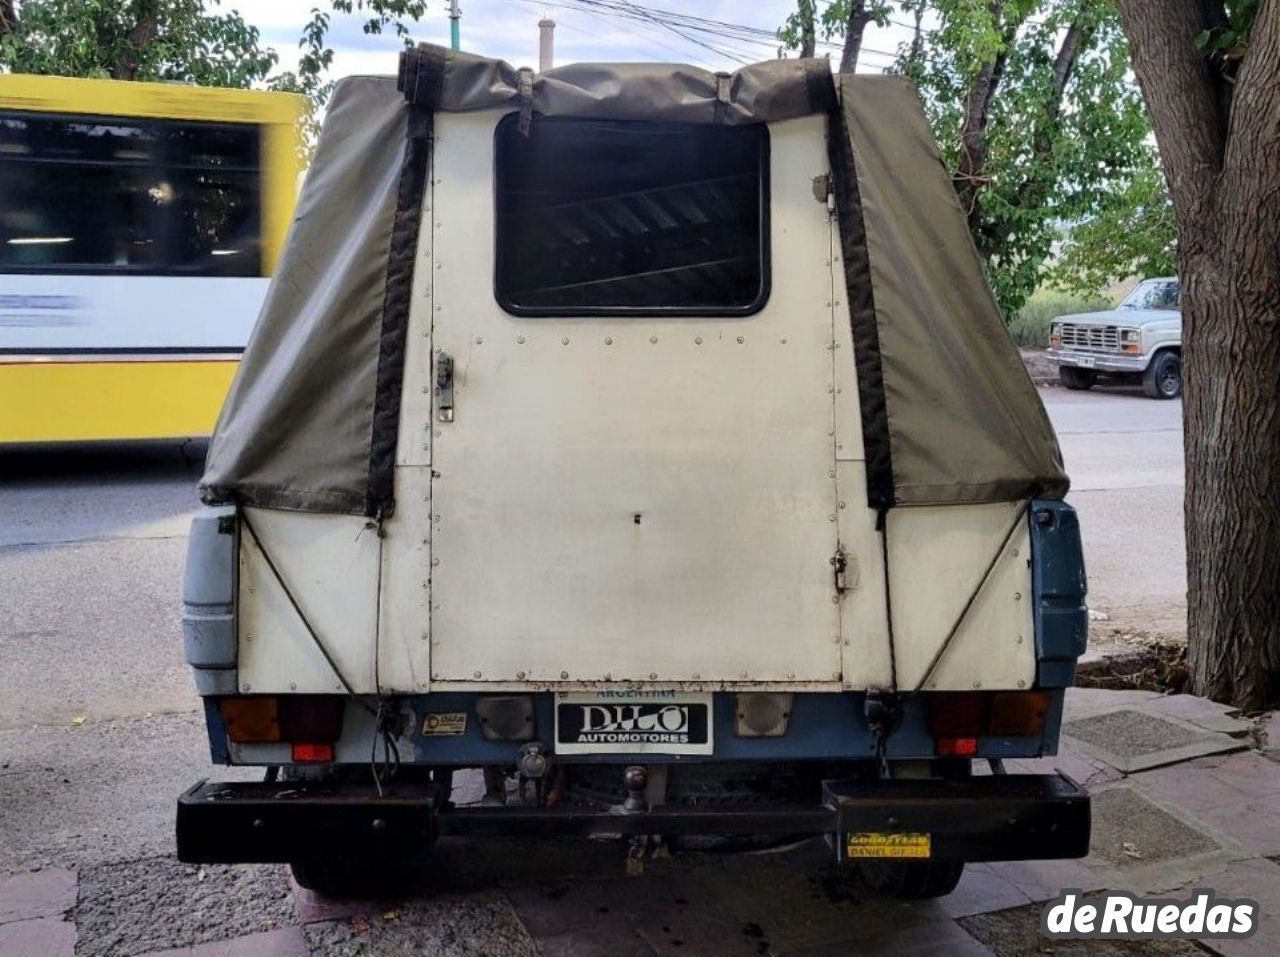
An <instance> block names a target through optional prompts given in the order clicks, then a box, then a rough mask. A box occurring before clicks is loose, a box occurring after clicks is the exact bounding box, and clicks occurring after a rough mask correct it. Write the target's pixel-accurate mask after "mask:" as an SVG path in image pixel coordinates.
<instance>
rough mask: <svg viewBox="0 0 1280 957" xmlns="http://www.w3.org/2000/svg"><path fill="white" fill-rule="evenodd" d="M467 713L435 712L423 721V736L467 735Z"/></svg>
mask: <svg viewBox="0 0 1280 957" xmlns="http://www.w3.org/2000/svg"><path fill="white" fill-rule="evenodd" d="M466 732H467V713H466V712H465V711H433V712H432V713H431V714H428V715H427V716H426V717H425V718H423V719H422V733H423V734H466Z"/></svg>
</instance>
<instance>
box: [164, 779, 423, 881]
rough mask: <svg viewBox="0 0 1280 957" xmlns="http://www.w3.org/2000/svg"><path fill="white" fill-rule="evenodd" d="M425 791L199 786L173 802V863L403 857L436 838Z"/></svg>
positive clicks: (270, 785) (396, 787) (287, 785)
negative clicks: (382, 854) (175, 855)
mask: <svg viewBox="0 0 1280 957" xmlns="http://www.w3.org/2000/svg"><path fill="white" fill-rule="evenodd" d="M434 820H435V815H434V813H433V811H432V799H431V791H430V788H426V787H406V786H404V785H388V786H386V787H384V788H383V793H382V795H379V794H378V792H377V790H376V789H375V788H374V786H373V785H372V784H370V785H353V784H342V785H337V784H334V785H326V784H320V783H311V782H308V783H306V784H303V783H301V782H270V783H268V782H258V781H254V782H236V783H234V784H210V783H206V782H204V781H201V782H200V783H199V784H196V785H195V786H194V787H192V788H191V789H189V790H188V791H186V792H185V793H184V794H183V795H182V796H181V797H179V798H178V824H177V837H178V860H180V861H184V862H185V863H188V864H255V863H259V864H266V863H275V862H289V861H299V860H307V859H309V858H313V857H315V856H316V855H317V854H320V855H321V856H324V857H327V858H335V859H338V860H341V859H343V857H354V856H360V857H364V856H367V855H370V854H373V855H375V856H377V855H379V852H385V853H386V854H391V852H394V853H395V854H396V855H403V854H404V852H405V851H406V849H411V848H415V847H421V849H422V851H423V853H425V852H426V851H427V849H428V848H430V846H431V842H432V840H433V838H434V830H433V822H434Z"/></svg>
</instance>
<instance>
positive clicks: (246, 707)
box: [218, 695, 281, 744]
mask: <svg viewBox="0 0 1280 957" xmlns="http://www.w3.org/2000/svg"><path fill="white" fill-rule="evenodd" d="M218 710H219V711H221V712H222V720H223V722H225V723H226V726H227V738H228V739H229V740H231V741H234V742H235V743H236V744H254V743H258V742H267V741H279V740H281V737H280V708H279V700H278V699H277V698H274V697H272V696H270V695H255V696H254V697H251V698H223V699H222V700H221V701H219V702H218Z"/></svg>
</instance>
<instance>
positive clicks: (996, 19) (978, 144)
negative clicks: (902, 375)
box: [779, 0, 1172, 316]
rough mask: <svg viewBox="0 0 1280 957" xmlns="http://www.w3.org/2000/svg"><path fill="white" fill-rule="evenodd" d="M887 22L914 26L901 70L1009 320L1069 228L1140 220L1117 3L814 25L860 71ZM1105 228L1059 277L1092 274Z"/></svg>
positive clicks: (900, 11) (930, 2) (856, 10)
mask: <svg viewBox="0 0 1280 957" xmlns="http://www.w3.org/2000/svg"><path fill="white" fill-rule="evenodd" d="M926 14H928V17H927V21H926ZM902 17H910V18H911V19H910V20H906V19H902ZM890 21H892V22H894V23H897V24H899V25H902V26H907V27H909V28H910V29H911V31H912V33H911V37H912V39H911V41H910V42H908V43H905V44H903V45H902V46H901V47H900V49H899V57H898V61H897V63H896V64H895V66H894V67H893V70H894V71H896V72H899V73H904V74H906V75H908V76H910V77H911V78H912V79H913V80H915V82H916V84H917V85H918V86H919V88H920V92H921V95H922V97H923V98H924V102H925V108H926V110H927V112H928V114H929V119H930V122H931V124H932V126H933V129H934V133H935V135H936V136H937V138H938V142H939V145H940V147H941V149H942V153H943V158H944V160H945V161H946V163H947V164H948V167H949V168H950V169H951V170H952V174H953V179H954V183H955V188H956V194H957V196H958V197H959V199H960V202H961V205H962V206H963V207H964V210H965V214H966V216H967V218H968V221H969V229H970V232H971V233H972V235H973V238H974V242H975V244H976V245H977V247H978V251H979V253H980V254H981V255H982V257H983V259H984V261H985V263H986V267H987V274H988V276H989V278H990V280H991V284H992V288H993V289H994V291H995V293H996V298H997V299H998V300H999V302H1000V305H1001V307H1002V308H1003V309H1004V311H1005V314H1006V316H1011V315H1012V314H1014V313H1015V312H1017V310H1018V309H1019V308H1020V307H1021V306H1022V304H1023V303H1024V302H1025V301H1026V299H1027V297H1028V296H1029V295H1030V294H1031V292H1033V291H1034V290H1035V288H1036V286H1037V285H1039V283H1040V281H1041V279H1042V278H1043V276H1044V272H1045V264H1046V262H1047V261H1048V259H1049V257H1050V254H1051V252H1052V251H1053V246H1054V244H1055V242H1056V240H1057V238H1058V236H1059V233H1060V231H1061V226H1062V224H1063V223H1086V222H1089V221H1091V220H1093V219H1094V218H1095V217H1098V216H1100V215H1101V213H1103V212H1104V211H1105V212H1106V213H1107V220H1106V221H1109V222H1115V221H1117V219H1120V220H1123V219H1124V217H1125V216H1126V215H1129V214H1131V213H1133V212H1134V211H1133V210H1132V209H1128V210H1126V209H1125V208H1124V207H1123V201H1124V200H1125V198H1129V199H1131V200H1133V201H1136V200H1137V199H1138V198H1139V197H1140V195H1141V191H1140V190H1138V189H1137V188H1136V186H1135V183H1137V182H1139V181H1144V180H1149V178H1150V176H1151V175H1152V173H1153V172H1154V171H1155V170H1156V169H1157V163H1156V157H1155V152H1154V150H1152V149H1151V147H1150V145H1149V144H1148V142H1147V139H1148V137H1149V132H1150V127H1149V125H1148V123H1147V120H1146V117H1145V114H1144V112H1143V108H1142V101H1141V97H1140V96H1139V95H1138V91H1137V90H1136V89H1135V88H1134V87H1133V86H1132V84H1131V82H1130V81H1129V78H1128V76H1127V71H1128V63H1129V61H1128V51H1127V48H1126V43H1125V38H1124V34H1123V32H1122V31H1121V29H1120V24H1119V19H1118V17H1117V14H1116V11H1115V8H1114V6H1113V5H1112V3H1111V2H1110V0H899V2H898V3H896V4H890V3H874V4H873V3H870V2H863V0H837V2H835V3H832V4H830V5H829V6H828V7H827V8H826V10H824V11H823V15H822V18H821V20H820V27H821V29H822V33H823V36H824V37H827V38H830V37H832V36H843V37H844V39H845V53H846V54H848V53H850V51H852V54H853V56H852V60H851V64H856V57H857V50H858V49H859V48H860V45H861V42H862V34H863V31H864V30H865V28H866V26H867V24H868V23H869V22H876V23H880V24H884V23H887V22H890ZM800 22H801V21H800V19H799V18H798V16H793V17H792V18H791V19H789V20H788V21H787V23H786V24H785V25H784V26H783V28H782V30H781V31H780V34H779V35H780V36H781V37H782V39H783V41H784V43H789V44H790V45H791V46H792V48H794V38H795V37H796V36H797V33H796V28H797V27H798V26H799V24H800ZM842 69H843V64H842ZM1101 226H1102V222H1101V221H1100V222H1099V223H1098V226H1097V228H1095V229H1092V230H1090V229H1084V230H1082V231H1081V232H1080V234H1079V238H1078V240H1077V243H1076V248H1077V249H1078V250H1080V251H1081V252H1082V253H1083V252H1086V251H1087V252H1088V256H1087V257H1084V258H1083V259H1082V258H1081V257H1075V258H1073V259H1072V260H1069V261H1068V263H1067V264H1066V265H1065V266H1063V267H1061V268H1060V269H1059V270H1058V274H1059V276H1060V278H1062V279H1064V280H1071V281H1073V282H1081V281H1083V278H1084V275H1085V273H1083V272H1082V273H1076V272H1073V271H1072V270H1073V269H1074V264H1075V263H1077V262H1084V261H1087V262H1089V263H1090V265H1091V266H1092V267H1094V268H1093V270H1092V272H1091V273H1089V275H1090V277H1091V278H1093V277H1096V275H1097V269H1096V267H1097V266H1098V264H1100V263H1101V262H1103V261H1105V259H1106V254H1105V250H1098V249H1088V250H1086V246H1085V244H1086V243H1088V242H1091V241H1094V240H1098V239H1102V238H1105V236H1106V234H1105V233H1104V232H1103V231H1102V228H1101ZM1168 241H1170V242H1171V241H1172V238H1171V237H1169V239H1168ZM1115 262H1116V268H1117V269H1119V268H1121V262H1120V260H1118V259H1117V260H1115ZM1124 275H1126V273H1124V272H1120V273H1118V274H1117V275H1115V276H1113V277H1109V278H1122V277H1123V276H1124Z"/></svg>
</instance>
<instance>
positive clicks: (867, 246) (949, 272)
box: [201, 46, 1067, 516]
mask: <svg viewBox="0 0 1280 957" xmlns="http://www.w3.org/2000/svg"><path fill="white" fill-rule="evenodd" d="M502 108H506V109H509V110H510V111H512V112H518V113H519V114H520V116H521V122H522V124H527V123H536V122H538V118H539V117H541V116H566V117H579V118H603V119H613V120H651V121H662V122H668V123H672V122H674V123H697V124H744V123H766V122H775V121H779V120H784V119H789V118H792V117H796V116H803V115H808V114H815V113H819V114H825V115H827V117H828V123H829V128H830V131H831V135H830V136H829V138H828V139H829V147H830V153H831V168H832V179H833V191H834V194H835V197H836V209H837V215H838V219H839V227H840V236H841V242H842V246H843V255H842V257H841V259H842V264H843V266H844V273H845V281H846V284H847V294H848V301H849V304H850V321H851V323H852V327H853V328H852V332H853V341H854V352H855V356H854V361H855V362H856V364H857V371H858V379H859V390H860V398H861V408H862V419H863V422H862V425H863V440H864V444H865V450H866V459H867V486H868V496H869V504H870V505H871V506H872V507H874V508H877V509H886V508H890V507H893V506H897V505H942V504H954V503H977V502H995V501H1012V500H1018V499H1023V498H1027V497H1031V496H1048V497H1060V496H1062V495H1063V494H1065V492H1066V488H1067V480H1066V476H1065V474H1064V473H1063V469H1062V461H1061V456H1060V453H1059V450H1058V445H1057V440H1056V439H1055V437H1054V434H1053V430H1052V428H1051V426H1050V425H1049V421H1048V418H1047V416H1046V415H1045V412H1044V408H1043V406H1042V405H1041V403H1040V400H1039V397H1038V396H1037V394H1036V391H1035V388H1034V386H1033V385H1032V383H1031V380H1030V378H1029V377H1028V376H1027V373H1026V371H1025V369H1024V368H1023V366H1022V363H1021V360H1020V358H1019V356H1018V353H1017V350H1016V348H1015V347H1014V345H1013V342H1012V340H1011V339H1010V338H1009V336H1008V334H1007V332H1006V331H1005V328H1004V325H1003V323H1002V321H1001V318H1000V314H999V310H998V309H997V307H996V304H995V301H994V299H993V298H992V295H991V291H990V289H989V287H988V285H987V283H986V281H985V279H984V276H983V273H982V267H981V263H980V261H979V259H978V256H977V253H976V251H975V249H974V247H973V244H972V241H971V240H970V238H969V235H968V231H967V229H966V225H965V218H964V215H963V212H962V210H961V208H960V206H959V203H958V201H957V198H956V196H955V192H954V190H953V189H952V187H951V181H950V177H949V176H948V174H947V171H946V169H945V167H944V165H943V163H942V161H941V158H940V156H939V154H938V151H937V147H936V145H935V143H934V141H933V137H932V134H931V132H930V130H929V126H928V123H927V121H926V119H925V116H924V112H923V109H922V107H921V104H920V101H919V98H918V96H917V95H916V93H915V90H914V88H913V87H912V86H911V84H910V82H909V81H907V80H905V79H902V78H897V77H882V76H839V77H834V76H833V75H832V74H831V71H830V67H829V65H828V63H827V61H825V60H774V61H770V62H768V63H762V64H758V65H755V66H749V67H745V68H743V69H742V70H739V71H738V72H736V73H733V74H713V73H709V72H706V71H703V70H699V69H696V68H694V67H688V66H667V65H651V64H574V65H570V66H566V67H562V68H559V69H555V70H550V71H548V72H546V73H543V74H534V73H532V72H531V71H528V70H517V69H515V68H513V67H511V66H510V65H508V64H506V63H503V62H500V61H496V60H489V59H485V58H483V57H477V56H473V55H469V54H465V53H458V52H455V51H450V50H446V49H443V48H440V47H434V46H422V47H419V48H417V49H415V50H412V51H408V52H406V53H405V54H404V55H403V57H402V60H401V67H400V75H399V77H398V78H397V79H392V78H373V77H357V78H351V79H347V80H344V81H342V82H341V83H340V84H339V85H338V87H337V89H336V90H335V93H334V97H333V101H332V105H331V107H330V109H329V113H328V115H327V117H326V119H325V124H324V129H323V131H322V133H321V136H320V141H319V144H318V147H317V151H316V156H315V160H314V162H313V164H312V167H311V170H310V172H309V173H308V175H307V179H306V183H305V185H304V188H303V191H302V195H301V197H300V200H299V203H298V210H297V214H296V218H295V220H294V223H293V227H292V230H291V232H290V235H289V239H288V243H287V245H286V248H285V252H284V255H283V257H282V259H281V262H280V265H279V268H278V270H277V273H276V275H275V277H274V278H273V280H272V283H271V287H270V290H269V292H268V295H267V299H266V302H265V304H264V306H263V310H262V313H261V316H260V317H259V320H258V324H257V326H256V328H255V330H254V333H253V335H252V337H251V338H250V340H249V343H248V345H247V347H246V349H245V353H244V357H243V359H242V361H241V364H240V369H239V372H238V373H237V376H236V379H235V381H234V383H233V385H232V387H231V391H230V393H229V395H228V397H227V401H226V404H225V405H224V407H223V410H222V415H221V417H220V419H219V421H218V425H217V428H216V429H215V432H214V436H213V440H212V442H211V445H210V449H209V456H208V464H207V469H206V472H205V476H204V480H203V482H202V485H201V490H202V495H203V497H204V499H205V501H207V502H210V503H223V504H225V503H238V504H244V505H254V506H262V507H269V508H285V509H300V510H306V511H318V512H340V513H351V514H366V515H369V516H384V515H387V514H389V512H390V511H391V510H392V508H393V507H394V502H393V499H392V474H393V469H394V462H395V441H396V435H397V423H398V418H399V406H400V392H401V387H402V382H401V379H402V376H403V368H404V361H403V358H404V351H405V349H406V341H405V339H406V330H407V326H408V314H409V305H410V295H409V294H410V287H411V284H412V271H413V262H414V256H415V252H416V245H417V235H418V226H419V218H420V208H421V203H422V191H423V184H424V182H425V181H426V176H427V165H428V163H429V159H430V149H429V147H430V135H431V125H432V117H433V115H434V114H435V113H437V112H440V111H465V110H481V109H502ZM482 292H483V291H482V290H477V294H481V293H482Z"/></svg>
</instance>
